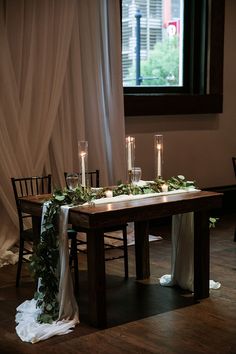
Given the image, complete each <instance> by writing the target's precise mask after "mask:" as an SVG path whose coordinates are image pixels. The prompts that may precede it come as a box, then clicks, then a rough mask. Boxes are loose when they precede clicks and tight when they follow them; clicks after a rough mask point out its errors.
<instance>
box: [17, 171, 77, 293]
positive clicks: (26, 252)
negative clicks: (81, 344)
mask: <svg viewBox="0 0 236 354" xmlns="http://www.w3.org/2000/svg"><path fill="white" fill-rule="evenodd" d="M11 182H12V187H13V191H14V196H15V201H16V207H17V213H18V220H19V231H20V235H19V261H18V266H17V273H16V287H18V286H19V283H20V276H21V268H22V262H23V261H27V262H29V256H30V255H31V254H32V253H33V249H32V246H33V243H34V244H37V242H38V241H39V240H36V239H35V235H34V232H33V229H32V227H29V225H32V217H31V215H28V214H25V213H23V212H22V211H21V208H20V203H19V198H21V197H25V196H30V195H37V194H48V193H51V175H50V174H49V175H47V176H34V177H24V178H14V177H12V178H11ZM27 220H28V227H26V225H25V224H26V222H27ZM68 237H69V239H70V240H71V251H70V265H71V267H73V268H74V283H75V292H76V291H77V289H78V259H77V252H75V249H76V247H77V243H76V233H75V232H70V231H69V232H68ZM27 244H28V247H27ZM27 256H28V257H27Z"/></svg>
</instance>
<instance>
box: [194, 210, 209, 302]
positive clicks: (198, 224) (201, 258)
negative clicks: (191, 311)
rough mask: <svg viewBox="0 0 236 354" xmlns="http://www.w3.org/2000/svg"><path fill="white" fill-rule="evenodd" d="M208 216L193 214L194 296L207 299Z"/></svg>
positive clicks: (203, 212) (205, 213) (200, 213)
mask: <svg viewBox="0 0 236 354" xmlns="http://www.w3.org/2000/svg"><path fill="white" fill-rule="evenodd" d="M209 234H210V231H209V216H208V213H207V212H205V211H198V212H195V213H194V296H195V298H196V299H204V298H206V297H209V274H210V241H209Z"/></svg>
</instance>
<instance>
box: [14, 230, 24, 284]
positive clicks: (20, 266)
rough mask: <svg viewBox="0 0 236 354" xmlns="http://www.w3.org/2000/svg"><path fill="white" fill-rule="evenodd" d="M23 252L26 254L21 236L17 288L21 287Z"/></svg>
mask: <svg viewBox="0 0 236 354" xmlns="http://www.w3.org/2000/svg"><path fill="white" fill-rule="evenodd" d="M23 252H24V239H23V238H22V237H21V236H20V246H19V260H18V264H17V273H16V287H17V288H18V287H19V284H20V275H21V268H22V261H23Z"/></svg>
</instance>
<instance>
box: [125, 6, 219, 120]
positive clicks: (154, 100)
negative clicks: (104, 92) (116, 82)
mask: <svg viewBox="0 0 236 354" xmlns="http://www.w3.org/2000/svg"><path fill="white" fill-rule="evenodd" d="M208 1H210V13H211V14H210V26H209V38H210V40H209V42H208V46H207V47H208V50H209V53H210V58H209V71H208V89H207V91H208V92H207V93H203V94H201V93H195V92H193V93H166V94H164V93H159V94H158V93H157V94H155V93H151V94H145V93H140V94H138V93H135V94H132V93H124V111H125V116H150V115H153V116H155V115H176V114H205V113H222V111H223V56H224V11H225V0H208Z"/></svg>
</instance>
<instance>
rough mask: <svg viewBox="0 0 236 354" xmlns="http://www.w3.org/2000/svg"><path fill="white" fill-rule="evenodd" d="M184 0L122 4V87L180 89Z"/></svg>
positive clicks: (138, 0) (129, 0)
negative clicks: (169, 87) (175, 87)
mask: <svg viewBox="0 0 236 354" xmlns="http://www.w3.org/2000/svg"><path fill="white" fill-rule="evenodd" d="M183 18H184V5H183V0H123V1H122V68H123V86H125V87H134V86H142V87H145V86H159V87H165V86H177V87H181V86H182V85H183V81H184V80H183V29H184V21H183Z"/></svg>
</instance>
